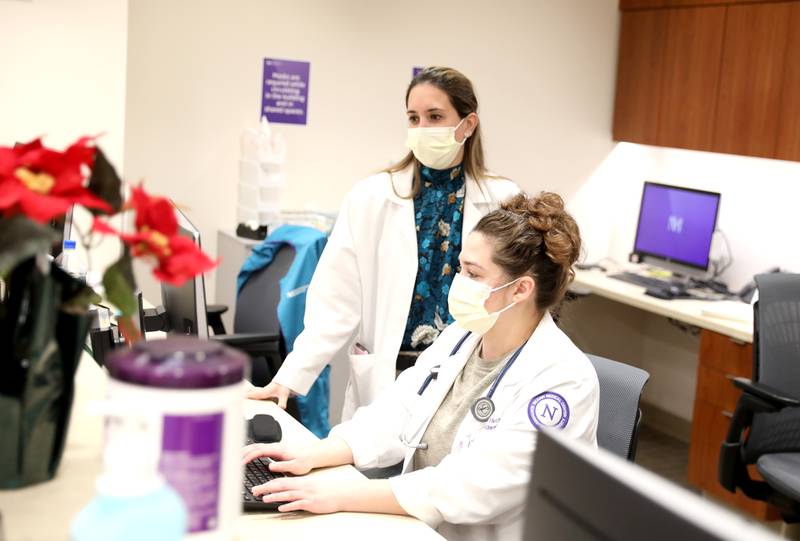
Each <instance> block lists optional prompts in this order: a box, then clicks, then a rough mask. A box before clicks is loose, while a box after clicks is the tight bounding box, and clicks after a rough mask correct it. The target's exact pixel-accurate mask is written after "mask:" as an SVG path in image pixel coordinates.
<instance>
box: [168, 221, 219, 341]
mask: <svg viewBox="0 0 800 541" xmlns="http://www.w3.org/2000/svg"><path fill="white" fill-rule="evenodd" d="M175 216H176V217H177V218H178V232H179V233H180V234H181V235H183V236H184V237H187V238H189V239H191V240H192V241H193V242H194V243H195V244H196V245H197V247H198V248H199V247H200V231H199V230H198V229H197V228H196V227H195V226H194V225H193V224H192V222H190V221H189V218H187V217H186V215H185V214H184V213H183V212H181V211H180V210H179V209H178V208H177V207H175ZM161 304H163V305H164V310H165V314H166V317H167V321H168V327H169V332H170V333H173V334H190V335H194V336H198V337H200V338H208V322H207V319H206V289H205V281H204V280H203V275H202V274H198V275H197V276H195V277H194V279H191V280H187V281H186V282H185V283H184V284H183V285H182V286H179V287H176V286H173V285H170V284H166V283H164V282H162V283H161Z"/></svg>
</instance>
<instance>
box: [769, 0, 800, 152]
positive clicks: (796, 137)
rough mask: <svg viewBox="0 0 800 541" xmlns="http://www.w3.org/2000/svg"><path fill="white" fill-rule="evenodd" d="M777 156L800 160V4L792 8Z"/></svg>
mask: <svg viewBox="0 0 800 541" xmlns="http://www.w3.org/2000/svg"><path fill="white" fill-rule="evenodd" d="M789 28H790V30H789V46H788V48H787V49H786V61H785V69H784V73H783V97H782V98H781V118H780V125H779V128H778V145H777V149H776V153H775V157H777V158H778V159H781V160H795V161H800V2H795V4H794V5H793V6H792V19H791V22H790V23H789Z"/></svg>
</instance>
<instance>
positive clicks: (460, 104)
mask: <svg viewBox="0 0 800 541" xmlns="http://www.w3.org/2000/svg"><path fill="white" fill-rule="evenodd" d="M420 84H430V85H433V86H435V87H436V88H438V89H439V90H441V91H442V92H444V93H445V94H447V97H448V98H449V99H450V103H451V104H452V105H453V107H454V108H455V110H456V112H457V113H458V117H459V118H464V117H466V116H467V115H469V114H470V113H477V112H478V98H477V97H475V90H474V89H473V88H472V82H470V80H469V79H467V77H466V76H465V75H464V74H463V73H461V72H460V71H458V70H455V69H453V68H445V67H441V66H431V67H428V68H425V69H423V70H422V71H420V72H419V73H418V74H417V75H416V76H415V77H414V78H413V79H412V80H411V83H410V84H409V85H408V90H406V106H408V96H409V95H410V94H411V89H413V88H414V87H415V86H417V85H420ZM462 163H463V164H464V171H465V172H466V174H468V175H469V176H471V177H472V178H474V179H476V180H477V179H480V178H485V177H490V176H493V175H490V174H489V173H488V171H487V170H486V164H485V161H484V157H483V143H482V142H481V126H480V123H478V126H477V127H476V128H475V131H474V132H473V133H472V135H471V136H470V137H469V138H468V139H467V141H466V142H465V143H464V160H463V162H462ZM409 165H413V166H414V177H413V178H414V180H413V183H412V185H411V193H410V194H408V195H403V196H401V195H400V194H398V193H397V189H396V188H395V186H394V184H392V189H394V190H395V194H396V195H398V196H399V197H403V198H405V199H412V198H413V197H414V196H416V195H417V194H418V193H419V190H420V185H421V181H420V173H419V168H420V164H419V161H417V159H416V158H415V157H414V153H413V152H409V153H408V154H406V156H405V158H403V159H402V160H400V161H399V162H397V163H396V164H394V165H391V166H389V167H388V168H387V169H385V170H384V172H386V173H390V174H391V173H398V172H400V171H403V170H404V169H405V168H407V167H408V166H409Z"/></svg>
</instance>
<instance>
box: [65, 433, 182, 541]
mask: <svg viewBox="0 0 800 541" xmlns="http://www.w3.org/2000/svg"><path fill="white" fill-rule="evenodd" d="M148 451H149V450H146V449H144V448H143V447H142V446H141V445H137V444H136V442H135V439H134V441H131V438H120V437H116V438H110V439H109V441H108V444H107V446H106V451H105V460H104V462H105V469H104V473H103V475H101V476H100V478H99V479H98V480H97V496H96V497H95V499H94V500H92V501H91V502H90V503H89V505H87V506H86V507H85V508H84V509H83V510H82V511H81V512H80V513H79V514H78V516H77V517H76V518H75V520H74V521H73V523H72V528H71V535H70V539H71V540H72V541H108V540H111V539H113V540H114V541H142V540H146V541H180V540H181V539H183V536H184V534H185V533H186V525H187V515H186V506H185V505H184V504H183V500H181V498H180V496H179V495H178V493H177V492H175V490H173V489H172V488H170V486H169V485H168V484H167V483H166V481H165V480H164V478H163V477H162V476H161V474H160V473H159V472H158V457H157V454H156V453H154V452H148Z"/></svg>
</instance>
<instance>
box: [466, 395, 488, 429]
mask: <svg viewBox="0 0 800 541" xmlns="http://www.w3.org/2000/svg"><path fill="white" fill-rule="evenodd" d="M470 410H471V411H472V416H473V417H475V420H476V421H478V422H479V423H485V422H486V421H488V420H489V417H491V416H492V414H493V413H494V402H492V399H491V398H489V397H486V396H482V397H481V398H479V399H477V400H476V401H475V402H474V403H473V404H472V407H471V408H470Z"/></svg>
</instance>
